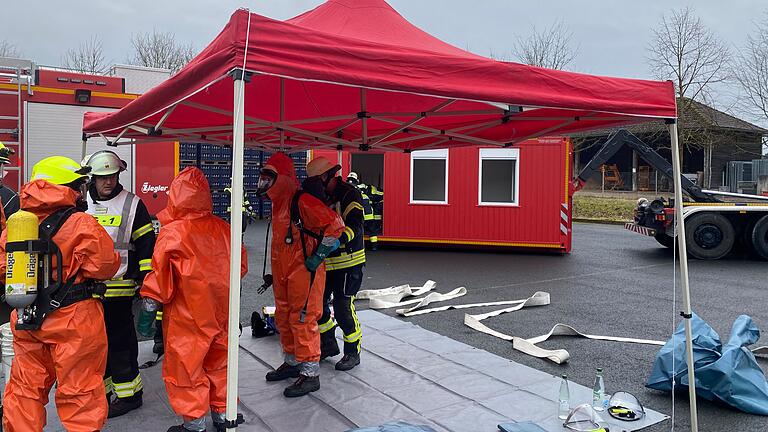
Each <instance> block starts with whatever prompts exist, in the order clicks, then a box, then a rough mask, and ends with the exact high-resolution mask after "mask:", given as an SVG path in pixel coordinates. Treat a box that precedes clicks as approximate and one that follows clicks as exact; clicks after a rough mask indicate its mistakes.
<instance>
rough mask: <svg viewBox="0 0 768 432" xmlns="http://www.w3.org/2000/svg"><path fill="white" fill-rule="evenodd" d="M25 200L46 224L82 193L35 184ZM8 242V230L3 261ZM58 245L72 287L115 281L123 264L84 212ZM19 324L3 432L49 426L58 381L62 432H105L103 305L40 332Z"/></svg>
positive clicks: (86, 307)
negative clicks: (50, 398) (49, 410)
mask: <svg viewBox="0 0 768 432" xmlns="http://www.w3.org/2000/svg"><path fill="white" fill-rule="evenodd" d="M20 198H21V208H22V209H23V210H26V211H29V212H32V213H34V214H35V215H36V216H37V217H38V218H39V220H40V222H42V221H43V220H44V219H45V218H46V217H48V216H49V215H51V214H52V213H53V212H54V211H56V210H58V209H60V208H63V207H74V206H75V203H76V201H77V198H78V193H77V192H75V191H74V190H73V189H71V188H69V187H67V186H59V185H56V184H53V183H49V182H47V181H45V180H34V181H32V182H30V183H27V184H26V185H24V187H23V188H22V190H21V195H20ZM6 240H7V231H3V233H2V236H0V255H1V256H3V257H5V244H6ZM53 241H54V242H55V243H56V245H58V247H59V249H61V254H62V259H63V263H61V264H63V268H62V271H63V276H64V278H65V279H69V278H71V277H72V276H73V275H76V279H75V283H81V282H83V281H85V280H86V279H94V280H106V279H110V278H111V277H112V276H114V274H115V272H116V271H117V269H118V267H119V265H120V257H119V255H118V254H117V252H115V249H114V246H113V241H112V238H111V237H110V236H109V234H107V232H106V231H104V228H102V227H101V225H99V223H98V222H96V219H94V218H93V216H90V215H88V214H86V213H83V212H77V213H74V214H72V215H71V216H70V217H69V219H67V221H66V222H64V224H63V225H62V226H61V228H60V229H59V231H58V232H57V233H56V235H55V236H54V237H53ZM54 263H55V261H54ZM56 265H58V263H55V264H54V266H56ZM5 267H6V260H5V259H2V260H0V278H1V279H2V280H3V282H5V276H6V275H5V271H6V268H5ZM53 274H54V275H55V274H56V271H55V270H54V272H53ZM17 320H18V318H17V314H16V311H15V310H14V311H13V312H12V313H11V329H12V330H13V349H14V352H15V355H16V357H15V358H14V360H13V366H12V367H11V380H10V382H9V383H8V386H7V387H6V388H5V394H4V397H3V407H4V417H3V430H5V431H6V432H27V431H30V432H32V431H34V432H39V431H42V430H43V427H44V426H45V424H46V414H45V405H46V404H47V403H48V393H49V392H50V390H51V387H52V386H53V383H54V382H57V385H56V408H57V410H58V414H59V418H60V419H61V423H62V425H63V426H64V428H66V429H67V430H68V431H79V432H85V431H88V432H92V431H95V430H100V429H101V428H102V427H103V426H104V423H105V421H106V420H107V399H106V397H105V394H104V383H103V381H102V379H103V377H104V369H105V367H106V363H107V333H106V331H105V330H104V312H103V309H102V306H101V301H100V300H98V299H89V300H83V301H80V302H77V303H75V304H72V305H70V306H66V307H63V308H61V309H56V310H54V311H53V312H51V313H50V314H49V315H48V316H47V317H46V319H45V321H44V322H43V325H42V326H41V327H40V329H38V330H17V329H16V321H17Z"/></svg>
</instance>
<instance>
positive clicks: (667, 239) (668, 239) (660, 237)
mask: <svg viewBox="0 0 768 432" xmlns="http://www.w3.org/2000/svg"><path fill="white" fill-rule="evenodd" d="M654 238H655V239H656V241H657V242H659V244H660V245H662V246H664V247H667V248H672V245H673V243H674V239H673V238H672V236H669V235H667V234H665V233H656V236H654Z"/></svg>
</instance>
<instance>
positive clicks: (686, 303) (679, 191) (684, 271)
mask: <svg viewBox="0 0 768 432" xmlns="http://www.w3.org/2000/svg"><path fill="white" fill-rule="evenodd" d="M669 136H670V137H671V139H672V170H673V175H672V177H674V182H675V218H676V219H677V233H676V234H677V246H678V251H679V254H680V285H681V286H682V290H683V318H684V319H685V355H686V358H687V360H688V397H689V399H690V408H691V431H692V432H698V430H699V421H698V418H697V409H696V378H695V372H694V371H693V335H692V333H691V290H690V287H689V286H688V248H687V245H686V244H685V220H684V218H683V182H682V180H681V176H682V175H683V174H682V167H681V165H680V145H679V143H678V139H677V122H673V123H671V124H670V125H669ZM673 391H674V389H673Z"/></svg>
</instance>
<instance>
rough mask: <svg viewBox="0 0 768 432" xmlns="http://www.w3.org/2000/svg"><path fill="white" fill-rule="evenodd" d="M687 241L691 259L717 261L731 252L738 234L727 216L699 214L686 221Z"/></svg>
mask: <svg viewBox="0 0 768 432" xmlns="http://www.w3.org/2000/svg"><path fill="white" fill-rule="evenodd" d="M685 240H686V244H687V246H688V255H690V256H691V257H693V258H696V259H700V260H716V259H720V258H722V257H724V256H726V255H728V253H729V252H730V251H731V249H732V248H733V244H734V243H735V242H736V232H735V231H734V229H733V226H732V225H731V222H730V221H729V220H728V218H726V217H725V216H723V215H721V214H718V213H699V214H695V215H693V216H691V217H689V218H687V219H686V221H685Z"/></svg>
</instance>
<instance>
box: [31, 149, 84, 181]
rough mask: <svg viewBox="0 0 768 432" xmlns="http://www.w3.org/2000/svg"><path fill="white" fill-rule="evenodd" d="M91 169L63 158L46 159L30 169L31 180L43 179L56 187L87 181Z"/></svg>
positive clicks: (52, 157)
mask: <svg viewBox="0 0 768 432" xmlns="http://www.w3.org/2000/svg"><path fill="white" fill-rule="evenodd" d="M90 170H91V167H87V166H85V167H82V166H80V164H79V163H77V162H75V161H73V160H72V159H70V158H68V157H64V156H51V157H47V158H45V159H43V160H41V161H40V162H38V163H36V164H35V166H33V167H32V178H31V180H38V179H43V180H45V181H48V182H50V183H53V184H57V185H67V184H70V183H73V182H75V181H77V180H84V181H85V180H88V172H89V171H90Z"/></svg>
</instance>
